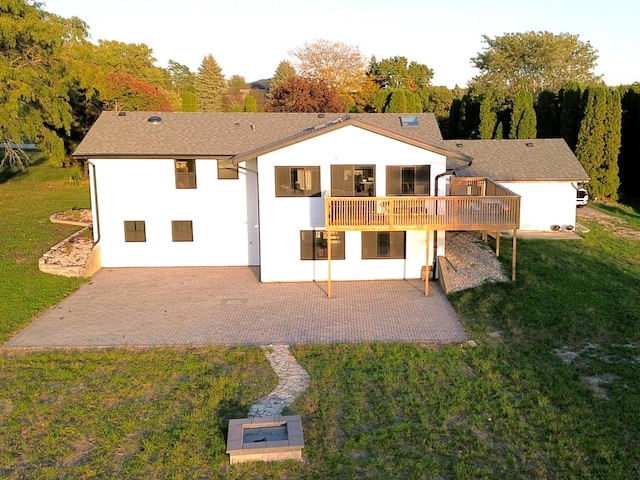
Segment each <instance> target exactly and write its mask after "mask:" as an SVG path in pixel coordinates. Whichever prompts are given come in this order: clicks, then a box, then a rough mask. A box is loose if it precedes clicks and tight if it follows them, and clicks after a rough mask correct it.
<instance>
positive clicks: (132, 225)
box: [124, 220, 147, 242]
mask: <svg viewBox="0 0 640 480" xmlns="http://www.w3.org/2000/svg"><path fill="white" fill-rule="evenodd" d="M124 241H125V242H146V241H147V234H146V231H145V225H144V220H125V222H124Z"/></svg>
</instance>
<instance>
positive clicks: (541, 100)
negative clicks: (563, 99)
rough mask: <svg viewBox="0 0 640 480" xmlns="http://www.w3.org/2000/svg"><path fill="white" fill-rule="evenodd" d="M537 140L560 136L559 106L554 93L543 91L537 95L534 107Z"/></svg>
mask: <svg viewBox="0 0 640 480" xmlns="http://www.w3.org/2000/svg"><path fill="white" fill-rule="evenodd" d="M535 110H536V118H537V120H538V122H537V125H536V127H537V133H538V138H557V137H559V136H560V105H559V99H558V95H557V94H556V93H555V92H552V91H549V90H545V91H543V92H540V95H538V102H537V103H536V105H535Z"/></svg>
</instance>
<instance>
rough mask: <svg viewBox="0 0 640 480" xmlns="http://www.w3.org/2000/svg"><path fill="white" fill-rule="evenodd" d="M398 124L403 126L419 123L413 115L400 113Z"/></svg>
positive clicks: (412, 125)
mask: <svg viewBox="0 0 640 480" xmlns="http://www.w3.org/2000/svg"><path fill="white" fill-rule="evenodd" d="M400 125H401V126H403V127H417V126H418V125H420V121H419V120H418V117H416V116H415V115H411V116H409V115H402V116H401V117H400Z"/></svg>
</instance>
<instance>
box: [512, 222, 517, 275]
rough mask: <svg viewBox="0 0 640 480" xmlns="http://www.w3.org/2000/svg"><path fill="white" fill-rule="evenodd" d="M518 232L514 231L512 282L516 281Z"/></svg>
mask: <svg viewBox="0 0 640 480" xmlns="http://www.w3.org/2000/svg"><path fill="white" fill-rule="evenodd" d="M517 231H518V230H517V229H515V228H514V229H513V250H512V251H511V280H512V281H514V280H515V279H516V253H517V252H516V247H517V240H516V232H517Z"/></svg>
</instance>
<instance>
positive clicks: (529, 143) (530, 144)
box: [525, 142, 533, 147]
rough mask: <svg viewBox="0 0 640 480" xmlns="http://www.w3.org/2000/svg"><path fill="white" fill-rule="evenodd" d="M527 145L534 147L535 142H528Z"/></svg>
mask: <svg viewBox="0 0 640 480" xmlns="http://www.w3.org/2000/svg"><path fill="white" fill-rule="evenodd" d="M525 145H526V146H527V147H533V142H526V143H525Z"/></svg>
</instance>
